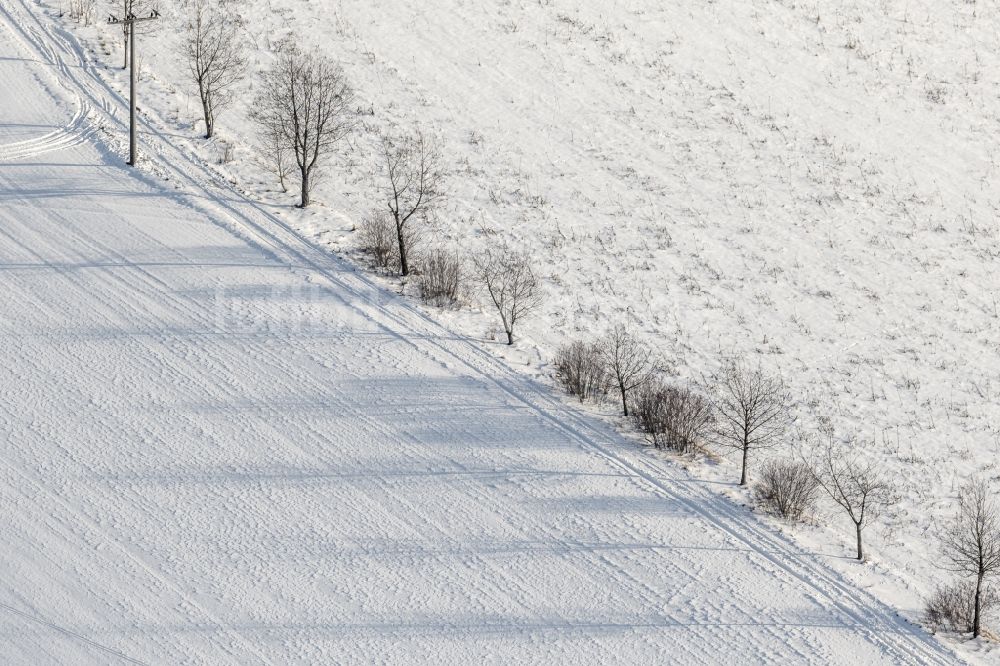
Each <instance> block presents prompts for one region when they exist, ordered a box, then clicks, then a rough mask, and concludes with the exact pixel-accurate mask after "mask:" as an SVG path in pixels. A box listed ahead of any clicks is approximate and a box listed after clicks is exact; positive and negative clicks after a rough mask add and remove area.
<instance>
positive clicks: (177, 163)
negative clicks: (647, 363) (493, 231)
mask: <svg viewBox="0 0 1000 666" xmlns="http://www.w3.org/2000/svg"><path fill="white" fill-rule="evenodd" d="M0 35H2V39H0V80H3V81H4V83H5V90H10V91H12V92H13V94H12V95H10V96H9V97H7V98H5V100H4V102H3V105H2V106H0V113H2V115H0V126H2V127H3V129H2V130H0V132H2V135H0V137H2V141H0V144H2V146H3V147H2V148H0V197H2V200H3V205H2V206H0V300H2V304H0V312H2V319H0V367H2V372H3V377H4V380H3V382H2V383H0V428H2V432H3V433H4V437H3V438H2V441H0V447H2V449H0V503H2V506H3V507H4V515H5V526H4V529H3V530H2V531H0V572H2V573H3V576H2V578H3V581H4V583H3V585H2V586H0V632H2V634H3V641H2V642H0V659H2V661H3V662H4V663H11V664H22V663H23V664H29V663H30V664H42V663H74V664H81V663H101V664H104V663H119V662H120V663H206V664H209V663H210V664H222V663H274V664H290V663H371V662H373V661H377V662H395V663H412V662H417V661H423V662H429V663H479V662H497V663H524V662H536V663H553V662H554V661H563V662H566V663H584V662H589V663H608V662H613V661H614V662H620V663H651V662H654V661H665V660H666V661H670V662H672V663H690V664H718V663H725V662H727V661H729V660H730V659H732V658H733V656H734V655H739V658H740V661H741V663H762V664H763V663H804V662H814V663H824V664H832V663H844V664H858V663H895V664H898V663H927V664H933V663H940V664H946V663H952V662H953V661H954V660H955V657H954V656H953V655H951V654H950V653H949V652H948V651H947V650H946V649H944V648H943V647H941V646H940V645H939V644H937V643H936V642H935V641H934V640H933V639H932V638H931V637H929V636H928V635H927V634H925V633H924V632H923V631H922V630H920V629H919V628H917V627H914V626H912V625H910V624H908V623H906V622H905V621H904V620H902V619H900V618H899V617H898V616H897V615H896V614H895V613H894V612H893V611H892V610H890V609H889V608H888V607H886V606H885V605H883V604H882V603H880V602H879V601H877V600H876V599H874V598H873V597H872V596H871V595H869V594H868V593H866V592H865V591H863V590H861V589H858V588H855V587H853V586H851V585H850V584H849V583H847V582H846V581H845V580H844V578H843V577H842V576H841V575H840V574H838V573H836V572H835V571H833V570H831V569H829V568H828V567H826V566H825V565H824V564H822V563H821V562H820V561H819V558H818V557H817V556H815V555H812V554H807V553H803V552H802V551H801V550H799V549H798V548H797V547H795V546H794V545H792V544H791V543H790V542H789V541H788V540H787V539H786V538H785V537H783V536H781V535H779V534H778V533H776V532H774V531H772V530H770V529H767V528H765V527H762V526H761V525H760V524H759V523H758V522H757V521H756V520H754V519H753V518H752V517H751V516H750V515H749V514H747V513H746V512H745V511H744V510H742V509H739V508H736V507H735V506H734V505H732V504H731V503H729V502H728V501H726V500H722V499H720V498H719V497H718V496H717V495H715V494H714V493H713V492H712V491H711V490H709V489H708V488H706V485H705V484H704V483H701V482H698V481H695V480H693V479H692V478H690V477H689V476H687V475H686V474H684V473H682V472H681V471H680V470H679V469H678V468H677V467H676V466H673V465H671V464H669V463H665V462H663V461H660V460H657V459H656V458H654V457H651V456H649V455H647V454H645V453H644V452H642V451H641V450H639V449H636V448H635V447H634V446H633V445H631V444H629V443H628V442H626V441H623V440H622V438H621V436H620V435H618V434H616V433H615V432H614V431H613V430H612V429H611V428H609V427H608V426H606V425H603V424H602V422H601V421H599V420H595V419H593V418H591V417H587V416H583V415H581V414H580V413H578V412H576V411H574V410H573V409H570V408H567V407H566V406H565V405H564V404H563V403H562V402H560V401H559V400H557V399H555V398H553V397H552V396H551V394H550V393H549V392H548V391H547V390H546V389H544V388H541V387H539V385H538V384H537V383H536V382H534V381H533V380H532V379H530V378H528V377H526V376H525V375H523V374H518V373H515V372H512V371H511V370H510V369H509V368H508V367H507V366H506V365H504V364H503V363H501V362H498V361H497V360H496V359H495V358H494V357H493V356H492V355H490V354H488V353H486V352H484V351H483V350H482V349H481V347H480V346H478V345H477V344H474V343H472V342H469V341H468V340H466V339H464V338H462V337H460V336H456V335H454V334H453V333H451V332H450V331H448V330H446V329H444V328H442V327H440V326H439V325H437V324H435V323H434V321H432V320H431V319H430V318H428V317H426V316H425V315H423V314H421V313H420V312H419V311H418V310H416V309H415V308H414V307H413V306H412V305H411V304H410V303H409V302H408V301H406V300H405V299H402V298H399V297H396V296H393V295H392V294H391V293H389V292H386V291H384V290H381V289H379V288H377V287H376V286H374V285H373V284H372V283H371V282H370V281H369V280H368V279H367V278H365V277H364V276H363V275H360V274H358V273H356V272H355V271H354V270H353V269H352V268H351V267H350V266H349V265H347V264H346V263H344V262H343V261H341V260H339V259H337V258H336V257H334V256H332V255H330V254H328V253H326V252H323V251H322V250H320V249H318V248H316V247H315V246H313V245H311V244H310V243H308V242H306V241H304V240H303V239H302V238H301V237H300V236H299V235H297V234H296V233H295V232H294V230H292V229H291V228H290V227H289V226H287V225H286V223H284V222H283V221H282V220H281V219H280V218H278V217H276V216H274V215H272V214H270V213H268V212H267V211H265V210H264V209H263V208H261V207H259V206H258V205H256V204H254V203H252V202H250V201H248V200H246V199H244V198H243V197H242V196H241V195H240V194H239V193H238V192H237V191H236V190H235V189H234V188H231V187H229V186H227V185H225V184H224V183H222V182H220V181H218V180H216V179H214V177H213V175H212V174H211V172H210V171H209V170H208V169H207V168H205V167H204V166H203V165H202V164H200V163H199V162H198V161H197V160H195V159H193V158H192V155H191V154H189V153H188V152H187V151H186V150H184V149H183V148H180V147H178V145H176V143H175V142H174V137H171V136H170V135H169V134H167V133H165V132H162V131H159V130H155V129H154V130H151V131H149V132H147V133H146V134H145V136H144V140H145V141H146V145H147V146H148V147H149V148H150V151H151V153H152V154H154V155H155V156H156V159H155V168H156V170H157V174H156V175H155V176H142V175H139V174H137V173H136V172H134V171H130V170H126V169H125V168H123V167H122V166H120V158H119V157H118V155H116V154H114V150H113V148H114V145H115V144H114V142H113V140H111V139H110V137H115V136H120V134H121V132H122V115H123V114H121V113H120V112H119V113H116V112H115V109H116V108H117V107H118V105H119V100H117V99H116V98H115V96H114V95H113V94H112V92H111V91H110V89H109V88H108V87H106V86H105V84H104V83H103V82H102V81H101V80H100V79H99V78H98V77H97V76H96V73H95V71H94V68H93V66H92V64H91V63H90V62H89V61H88V59H87V57H86V56H85V54H84V53H83V51H82V50H81V49H80V48H79V47H78V46H77V45H76V43H75V42H74V41H73V39H72V38H70V37H69V36H68V34H67V33H65V32H64V31H62V30H61V29H59V28H57V27H54V26H53V24H52V23H51V22H50V20H49V18H48V17H46V16H45V15H44V14H43V13H42V12H40V11H39V10H38V8H37V7H35V6H33V5H31V4H29V2H28V1H27V0H24V1H22V0H2V2H0ZM80 114H83V116H84V118H85V122H82V123H79V121H77V120H75V118H77V117H78V116H79V115H80ZM98 128H100V131H98ZM52 137H63V139H60V140H59V141H55V140H53V139H52ZM15 144H16V145H17V146H20V147H19V148H14V147H13V146H14V145H15Z"/></svg>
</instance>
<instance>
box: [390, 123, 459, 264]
mask: <svg viewBox="0 0 1000 666" xmlns="http://www.w3.org/2000/svg"><path fill="white" fill-rule="evenodd" d="M381 148H382V159H383V163H384V166H385V177H386V184H385V193H386V196H387V199H388V204H389V211H390V212H391V213H392V218H393V220H394V221H395V223H396V239H397V242H398V244H399V267H400V272H401V273H402V274H403V275H409V273H410V264H409V255H408V250H409V249H410V248H409V245H408V243H407V239H408V238H412V237H413V234H412V231H411V233H409V234H408V233H407V225H408V224H409V223H410V221H411V220H413V219H414V218H421V219H426V218H427V216H428V215H429V214H430V213H431V212H432V211H433V210H434V209H435V208H436V207H437V206H438V205H439V204H440V203H441V202H442V201H443V200H444V198H445V192H444V180H445V171H444V168H443V166H442V158H441V152H440V151H439V150H438V148H437V146H436V145H435V144H434V142H433V141H431V139H429V138H428V137H426V136H425V135H424V134H423V132H421V131H419V130H418V131H417V132H416V133H415V134H413V135H412V136H402V137H393V136H390V135H388V134H383V135H382V142H381Z"/></svg>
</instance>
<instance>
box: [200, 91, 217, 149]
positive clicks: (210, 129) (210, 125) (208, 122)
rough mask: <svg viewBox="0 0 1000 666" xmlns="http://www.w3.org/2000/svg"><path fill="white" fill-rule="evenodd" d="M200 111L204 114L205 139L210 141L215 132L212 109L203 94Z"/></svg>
mask: <svg viewBox="0 0 1000 666" xmlns="http://www.w3.org/2000/svg"><path fill="white" fill-rule="evenodd" d="M201 110H202V112H203V113H204V114H205V138H206V139H211V138H212V134H214V132H215V120H214V119H213V118H212V109H211V106H210V105H209V103H208V98H207V97H205V93H204V92H203V93H201Z"/></svg>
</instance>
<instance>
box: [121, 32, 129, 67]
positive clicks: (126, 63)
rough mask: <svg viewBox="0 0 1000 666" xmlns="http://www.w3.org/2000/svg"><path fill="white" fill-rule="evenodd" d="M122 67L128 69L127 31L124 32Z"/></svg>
mask: <svg viewBox="0 0 1000 666" xmlns="http://www.w3.org/2000/svg"><path fill="white" fill-rule="evenodd" d="M122 69H128V32H126V33H125V63H124V64H123V65H122Z"/></svg>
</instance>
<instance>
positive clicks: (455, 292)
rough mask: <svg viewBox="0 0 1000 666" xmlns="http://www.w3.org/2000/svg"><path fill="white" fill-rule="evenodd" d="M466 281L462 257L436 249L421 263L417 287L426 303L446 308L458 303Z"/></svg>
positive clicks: (452, 252) (450, 251) (455, 253)
mask: <svg viewBox="0 0 1000 666" xmlns="http://www.w3.org/2000/svg"><path fill="white" fill-rule="evenodd" d="M465 280H466V274H465V265H464V263H463V261H462V257H461V255H459V253H458V252H455V251H454V250H446V249H444V248H435V249H434V250H432V251H431V252H429V253H428V254H427V255H426V256H425V257H424V258H423V259H422V260H421V262H420V274H419V275H418V276H417V287H418V288H419V289H420V298H421V299H422V300H423V301H424V302H425V303H431V304H432V305H437V306H439V307H446V306H450V305H454V304H455V303H457V302H458V297H459V294H460V293H461V291H462V288H463V284H464V283H465Z"/></svg>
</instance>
